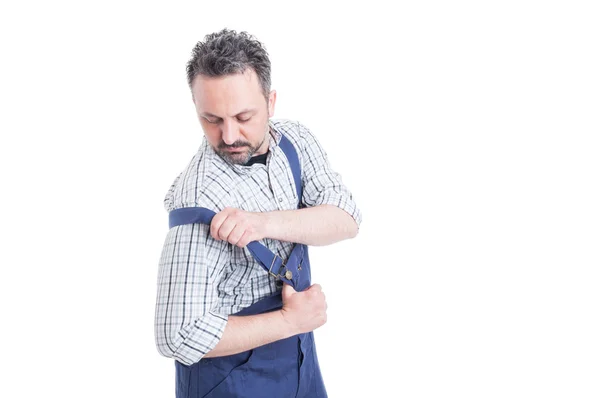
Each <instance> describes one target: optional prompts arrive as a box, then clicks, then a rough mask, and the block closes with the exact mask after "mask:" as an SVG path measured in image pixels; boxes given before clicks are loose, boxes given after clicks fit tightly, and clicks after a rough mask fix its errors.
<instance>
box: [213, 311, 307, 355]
mask: <svg viewBox="0 0 600 398" xmlns="http://www.w3.org/2000/svg"><path fill="white" fill-rule="evenodd" d="M295 334H297V333H296V331H295V330H294V328H293V327H292V326H291V325H290V324H289V323H288V322H287V321H286V320H285V319H284V317H283V314H282V312H281V311H280V310H279V311H273V312H268V313H264V314H258V315H248V316H236V315H230V316H229V320H228V321H227V326H226V327H225V331H224V332H223V336H222V337H221V340H219V343H218V344H217V345H216V346H215V348H213V349H212V350H211V351H209V352H208V353H207V354H206V355H205V356H204V357H205V358H211V357H221V356H225V355H232V354H237V353H239V352H243V351H248V350H251V349H253V348H256V347H260V346H262V345H265V344H269V343H272V342H274V341H277V340H282V339H285V338H288V337H290V336H293V335H295Z"/></svg>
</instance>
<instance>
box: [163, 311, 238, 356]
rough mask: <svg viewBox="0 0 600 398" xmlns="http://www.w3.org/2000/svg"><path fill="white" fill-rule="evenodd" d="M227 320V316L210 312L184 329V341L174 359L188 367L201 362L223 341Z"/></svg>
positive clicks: (181, 332)
mask: <svg viewBox="0 0 600 398" xmlns="http://www.w3.org/2000/svg"><path fill="white" fill-rule="evenodd" d="M227 319H228V316H227V315H223V314H217V313H214V312H209V313H207V314H206V315H204V316H203V317H201V318H199V319H197V320H196V321H195V322H194V323H193V324H190V325H187V326H185V327H184V328H182V329H181V331H180V332H179V335H180V336H181V337H182V338H183V341H182V342H181V344H180V345H179V347H178V348H177V350H175V352H173V359H175V360H177V361H179V362H181V363H183V364H184V365H188V366H190V365H193V364H194V363H196V362H199V361H200V360H201V359H202V358H203V357H204V355H206V354H207V353H208V352H210V351H211V350H212V349H213V348H215V346H216V345H217V344H218V343H219V341H220V340H221V337H222V336H223V332H224V331H225V326H227Z"/></svg>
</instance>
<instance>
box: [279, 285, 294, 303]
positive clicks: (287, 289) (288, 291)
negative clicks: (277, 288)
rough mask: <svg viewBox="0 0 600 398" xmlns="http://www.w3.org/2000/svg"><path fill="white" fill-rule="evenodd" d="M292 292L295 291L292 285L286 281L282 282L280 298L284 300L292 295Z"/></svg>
mask: <svg viewBox="0 0 600 398" xmlns="http://www.w3.org/2000/svg"><path fill="white" fill-rule="evenodd" d="M294 293H296V290H295V289H294V288H293V287H292V286H290V285H288V284H287V283H284V284H283V290H281V298H282V299H283V300H284V301H286V300H287V299H289V298H290V297H292V296H293V295H294Z"/></svg>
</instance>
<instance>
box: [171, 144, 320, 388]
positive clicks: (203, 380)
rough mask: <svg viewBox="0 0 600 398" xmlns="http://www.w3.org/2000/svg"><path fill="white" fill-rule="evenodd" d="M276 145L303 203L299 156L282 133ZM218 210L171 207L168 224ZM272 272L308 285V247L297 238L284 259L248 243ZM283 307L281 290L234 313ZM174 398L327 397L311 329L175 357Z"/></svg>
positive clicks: (202, 219)
mask: <svg viewBox="0 0 600 398" xmlns="http://www.w3.org/2000/svg"><path fill="white" fill-rule="evenodd" d="M279 146H280V147H281V149H282V150H283V152H284V153H285V155H286V156H287V159H288V162H289V163H290V167H291V169H292V173H293V175H294V181H295V182H296V191H297V194H298V198H299V207H300V205H301V203H302V199H301V198H302V179H301V174H300V172H301V171H300V162H299V159H298V154H297V153H296V150H295V149H294V146H293V144H292V143H291V141H290V140H289V139H287V138H286V137H285V136H282V137H281V141H280V144H279ZM215 214H216V213H215V212H213V211H212V210H209V209H206V208H202V207H186V208H181V209H176V210H173V211H171V212H170V213H169V228H172V227H174V226H176V225H182V224H192V223H203V224H209V225H210V222H211V221H212V219H213V217H214V215H215ZM246 247H247V248H248V250H249V251H250V252H251V253H252V255H253V256H254V258H255V259H256V260H257V261H258V262H259V263H260V265H261V266H262V267H263V268H264V269H265V270H266V271H267V272H268V273H269V274H270V275H271V276H273V277H275V278H276V279H278V280H280V281H282V282H283V283H287V284H288V285H291V286H293V287H294V288H295V289H296V291H298V292H300V291H303V290H305V289H306V288H308V287H309V286H310V263H309V259H308V247H307V246H306V245H301V244H296V245H295V246H294V248H293V250H292V253H291V254H290V256H289V258H288V259H287V261H284V260H283V259H282V258H280V257H279V256H277V255H275V254H274V253H273V252H271V251H270V250H269V249H268V248H267V247H265V246H264V245H262V244H261V243H259V242H256V241H254V242H250V243H249V244H248V246H246ZM281 307H282V299H281V291H279V292H278V293H276V294H274V295H272V296H270V297H267V298H264V299H262V300H260V301H258V302H256V303H254V304H253V305H251V306H250V307H247V308H244V309H243V310H242V311H240V312H238V313H236V314H233V315H254V314H260V313H264V312H269V311H273V310H278V309H280V308H281ZM175 376H176V397H177V398H201V397H204V398H211V397H212V398H230V397H231V398H233V397H236V398H238V397H249V398H262V397H277V398H288V397H290V398H292V397H296V398H304V397H306V398H308V397H310V398H321V397H327V392H326V390H325V385H324V384H323V378H322V377H321V370H320V368H319V362H318V360H317V352H316V349H315V342H314V337H313V332H309V333H303V334H299V335H295V336H292V337H289V338H287V339H283V340H278V341H275V342H273V343H270V344H266V345H263V346H261V347H257V348H254V349H252V350H249V351H245V352H241V353H239V354H234V355H228V356H223V357H214V358H203V359H201V360H200V361H199V362H197V363H195V364H192V365H191V366H186V365H184V364H182V363H180V362H178V361H175Z"/></svg>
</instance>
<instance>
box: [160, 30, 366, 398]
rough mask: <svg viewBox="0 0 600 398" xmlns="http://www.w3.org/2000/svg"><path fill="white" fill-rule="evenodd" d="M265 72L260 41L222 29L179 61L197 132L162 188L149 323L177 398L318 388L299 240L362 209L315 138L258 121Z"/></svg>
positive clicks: (318, 313) (316, 299)
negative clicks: (188, 153)
mask: <svg viewBox="0 0 600 398" xmlns="http://www.w3.org/2000/svg"><path fill="white" fill-rule="evenodd" d="M270 71H271V65H270V61H269V58H268V55H267V52H266V50H265V49H264V47H263V45H262V44H261V43H260V42H258V41H256V40H255V39H254V38H253V37H252V36H250V35H248V34H247V33H245V32H242V33H236V32H235V31H231V30H227V29H224V30H222V31H220V32H218V33H214V34H209V35H207V36H206V37H205V40H204V42H199V43H198V44H197V45H196V47H195V48H194V51H193V53H192V58H191V59H190V61H189V62H188V65H187V76H188V84H189V86H190V89H191V91H192V98H193V101H194V105H195V107H196V111H197V114H198V118H199V120H200V124H201V125H202V129H203V130H204V140H203V142H202V145H201V146H200V148H199V150H198V151H197V153H196V154H195V155H194V157H193V158H192V160H191V161H190V163H189V164H188V166H187V167H186V169H185V170H184V171H183V172H181V174H180V175H179V176H178V177H177V178H176V179H175V182H174V183H173V184H172V186H171V187H170V189H169V191H168V193H167V195H166V197H165V208H166V210H167V211H169V219H170V226H171V228H170V230H169V232H168V235H167V238H166V241H165V245H164V248H163V251H162V255H161V258H160V264H159V275H158V292H157V302H156V318H155V336H156V344H157V348H158V351H159V352H160V353H161V354H162V355H164V356H167V357H170V358H174V359H175V360H176V361H175V366H176V379H177V380H176V395H177V397H266V396H278V397H296V396H297V397H326V396H327V394H326V391H325V387H324V384H323V380H322V378H321V373H320V370H319V366H318V360H317V357H316V349H315V345H314V339H313V333H312V331H313V330H315V329H316V328H318V327H320V326H322V325H323V324H324V323H325V322H326V308H327V305H326V301H325V295H324V293H323V291H322V289H321V287H320V286H319V285H318V284H314V285H311V284H310V263H309V260H308V252H307V246H308V245H327V244H331V243H334V242H337V241H340V240H343V239H348V238H352V237H354V236H356V234H357V232H358V226H359V225H360V221H361V214H360V211H359V210H358V208H357V207H356V204H355V202H354V201H353V199H352V195H351V193H350V192H349V191H348V189H347V188H346V187H345V186H344V185H343V184H342V181H341V178H340V176H339V174H337V173H336V172H334V171H333V170H332V169H331V167H330V165H329V163H328V161H327V156H326V154H325V152H324V151H323V149H322V147H321V146H320V144H319V143H318V142H317V140H316V138H315V136H314V135H313V134H312V133H311V132H310V131H309V130H308V129H307V128H306V127H305V126H303V125H302V124H300V123H298V122H293V121H289V120H270V118H271V117H272V116H273V114H274V109H275V100H276V92H275V91H274V90H273V91H271V88H270V84H271V83H270V80H271V79H270ZM299 207H301V208H300V209H299Z"/></svg>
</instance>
